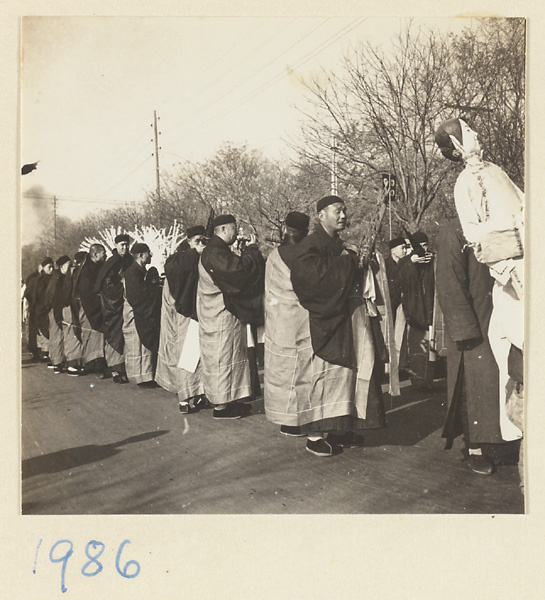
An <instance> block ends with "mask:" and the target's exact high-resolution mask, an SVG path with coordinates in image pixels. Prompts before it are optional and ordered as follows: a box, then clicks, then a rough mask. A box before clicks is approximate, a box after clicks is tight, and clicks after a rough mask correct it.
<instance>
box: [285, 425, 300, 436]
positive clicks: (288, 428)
mask: <svg viewBox="0 0 545 600" xmlns="http://www.w3.org/2000/svg"><path fill="white" fill-rule="evenodd" d="M280 433H281V434H282V435H290V436H292V437H304V436H305V435H306V433H301V428H300V427H295V426H293V425H280Z"/></svg>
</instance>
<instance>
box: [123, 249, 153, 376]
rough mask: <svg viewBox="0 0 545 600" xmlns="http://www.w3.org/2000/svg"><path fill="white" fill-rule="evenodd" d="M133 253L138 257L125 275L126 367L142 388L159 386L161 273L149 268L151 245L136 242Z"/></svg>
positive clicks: (124, 330)
mask: <svg viewBox="0 0 545 600" xmlns="http://www.w3.org/2000/svg"><path fill="white" fill-rule="evenodd" d="M131 254H132V256H133V259H134V260H133V261H132V263H131V264H130V265H129V266H128V267H127V269H126V270H125V277H124V286H125V305H124V307H123V337H124V339H125V368H126V371H127V377H128V379H129V381H132V382H134V383H136V384H138V385H139V386H140V387H158V385H157V384H156V383H155V381H154V378H155V367H156V364H157V350H158V348H159V329H160V326H161V286H160V282H159V276H158V274H157V269H155V268H154V267H152V268H150V269H149V270H147V269H146V265H149V264H150V262H151V256H152V255H151V251H150V248H149V246H148V245H147V244H143V243H136V244H134V246H133V247H132V248H131Z"/></svg>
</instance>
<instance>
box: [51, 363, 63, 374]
mask: <svg viewBox="0 0 545 600" xmlns="http://www.w3.org/2000/svg"><path fill="white" fill-rule="evenodd" d="M53 373H55V375H58V374H59V373H64V369H63V368H62V367H61V366H60V365H56V366H54V367H53Z"/></svg>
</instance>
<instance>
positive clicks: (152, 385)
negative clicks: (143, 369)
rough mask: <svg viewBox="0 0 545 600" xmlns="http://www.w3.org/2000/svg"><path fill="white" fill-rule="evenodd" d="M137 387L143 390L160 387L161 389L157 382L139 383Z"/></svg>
mask: <svg viewBox="0 0 545 600" xmlns="http://www.w3.org/2000/svg"><path fill="white" fill-rule="evenodd" d="M136 385H137V386H138V387H141V388H158V387H160V386H159V384H158V383H157V382H156V381H142V382H141V383H137V384H136Z"/></svg>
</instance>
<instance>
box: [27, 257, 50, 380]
mask: <svg viewBox="0 0 545 600" xmlns="http://www.w3.org/2000/svg"><path fill="white" fill-rule="evenodd" d="M53 265H54V263H53V259H52V258H51V257H49V256H46V257H45V258H44V259H43V260H42V271H41V273H40V275H39V277H38V281H37V282H36V287H35V290H34V296H33V300H32V302H33V304H34V307H35V308H34V310H35V315H36V328H37V331H38V333H37V339H36V343H37V345H38V348H40V350H41V353H42V354H41V356H42V359H43V360H44V361H45V360H49V363H48V365H47V366H48V367H50V368H53V364H52V363H51V359H50V357H49V306H48V305H47V303H46V298H45V296H46V291H47V286H48V285H49V280H50V279H51V276H52V274H53Z"/></svg>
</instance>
